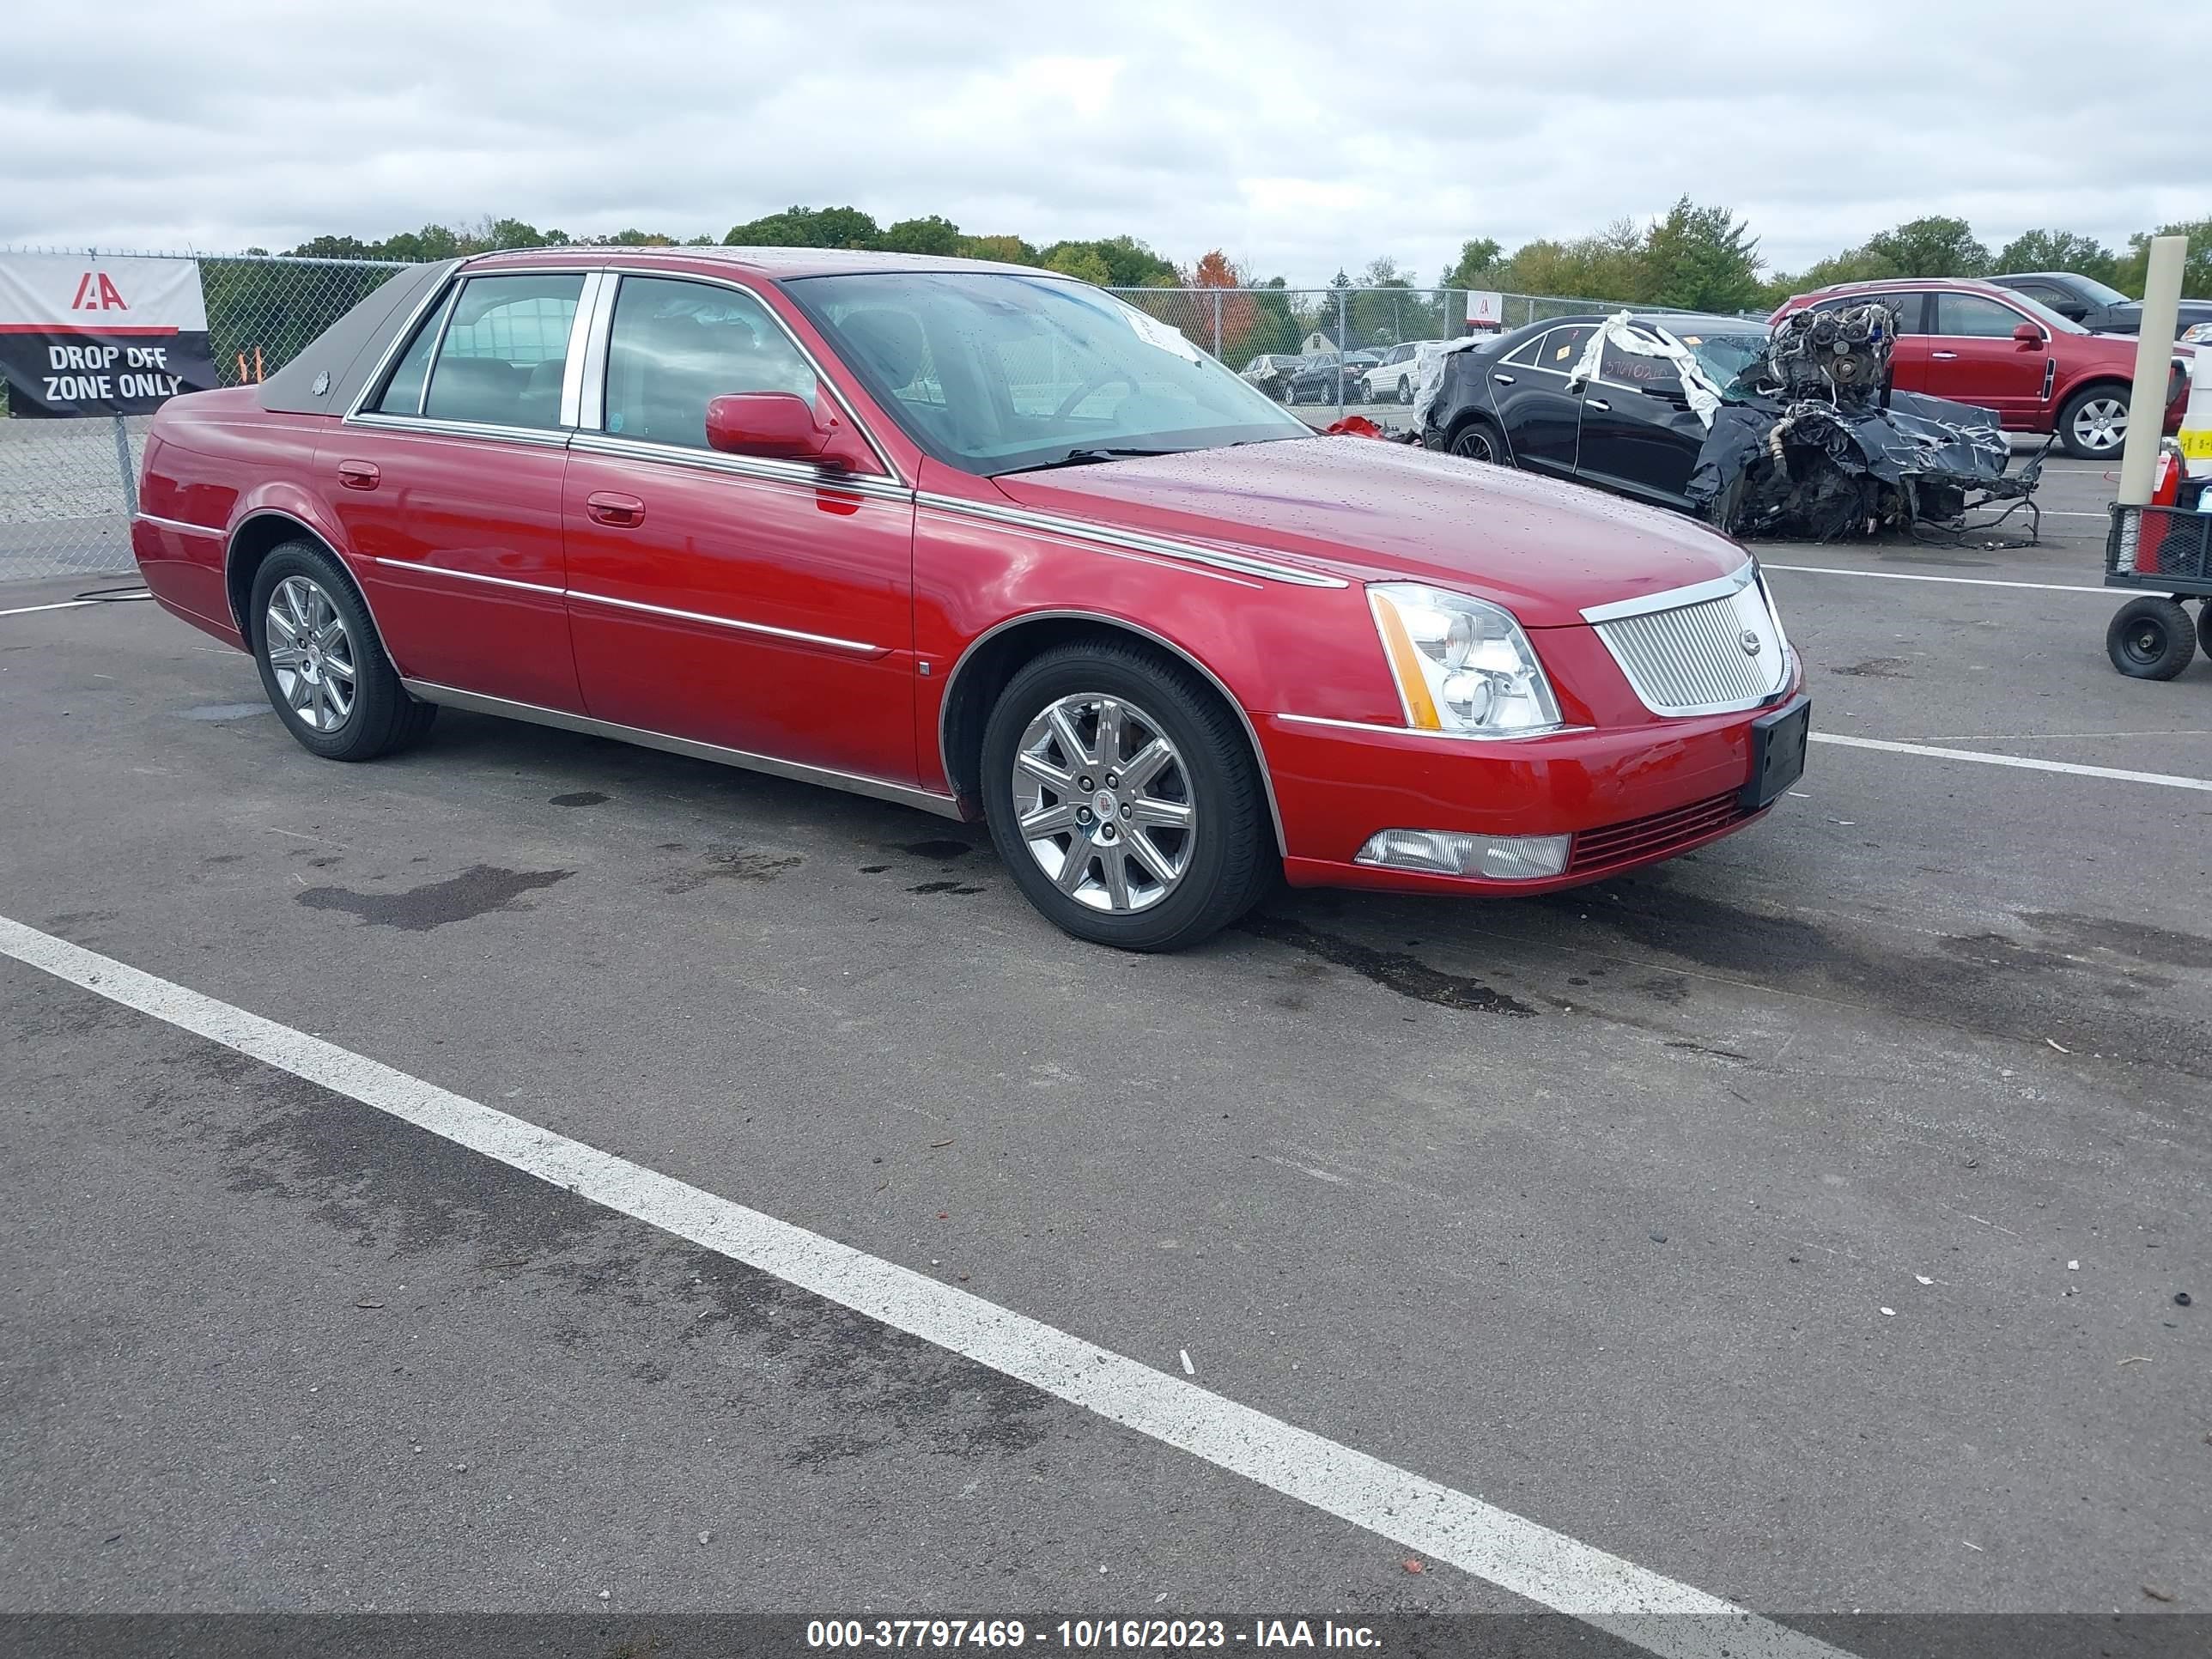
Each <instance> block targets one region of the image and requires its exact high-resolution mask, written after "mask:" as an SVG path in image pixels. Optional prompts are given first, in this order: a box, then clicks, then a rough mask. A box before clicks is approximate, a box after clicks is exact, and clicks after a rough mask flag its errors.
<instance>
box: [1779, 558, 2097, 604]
mask: <svg viewBox="0 0 2212 1659" xmlns="http://www.w3.org/2000/svg"><path fill="white" fill-rule="evenodd" d="M1759 568H1760V569H1761V570H1792V571H1795V572H1796V573H1797V574H1799V575H1801V576H1877V577H1880V578H1881V580H1883V581H1886V582H1956V583H1959V584H1960V586H1966V587H2033V588H2039V589H2040V590H2041V591H2043V592H2045V593H2102V594H2104V595H2105V596H2106V598H2108V599H2109V598H2111V597H2112V596H2113V594H2114V593H2115V592H2117V590H2115V589H2113V588H2110V587H2079V586H2068V585H2067V584H2065V583H2063V582H2007V581H1999V580H1996V578H1994V577H1991V576H1923V575H1919V574H1915V573H1912V572H1910V571H1904V570H1844V569H1840V568H1837V567H1834V566H1832V565H1824V564H1769V563H1767V562H1766V561H1765V560H1764V559H1761V560H1760V561H1759Z"/></svg>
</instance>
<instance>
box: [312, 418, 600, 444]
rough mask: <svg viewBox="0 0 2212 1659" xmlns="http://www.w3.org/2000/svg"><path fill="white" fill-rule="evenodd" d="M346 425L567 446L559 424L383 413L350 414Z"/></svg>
mask: <svg viewBox="0 0 2212 1659" xmlns="http://www.w3.org/2000/svg"><path fill="white" fill-rule="evenodd" d="M347 424H348V425H350V426H371V427H382V428H385V429H386V430H387V431H392V432H419V433H422V434H423V435H425V436H428V437H433V438H494V439H503V440H505V441H508V442H511V443H525V444H537V445H538V446H539V447H542V448H547V449H566V448H567V447H568V428H566V427H559V426H495V425H493V424H491V423H490V422H487V421H441V420H439V419H438V418H437V417H436V416H428V415H384V414H368V415H355V416H348V417H347Z"/></svg>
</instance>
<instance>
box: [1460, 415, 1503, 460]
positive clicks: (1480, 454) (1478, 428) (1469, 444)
mask: <svg viewBox="0 0 2212 1659" xmlns="http://www.w3.org/2000/svg"><path fill="white" fill-rule="evenodd" d="M1445 447H1446V448H1448V449H1449V451H1450V452H1451V453H1453V454H1455V455H1459V456H1463V457H1464V458H1466V459H1468V460H1470V461H1487V462H1489V463H1490V464H1491V465H1492V466H1503V465H1505V458H1504V450H1503V447H1502V446H1501V445H1500V444H1499V443H1498V431H1497V428H1494V427H1492V425H1491V424H1490V422H1487V421H1485V420H1480V419H1477V420H1472V421H1468V422H1464V423H1463V424H1462V425H1461V426H1460V427H1459V428H1458V429H1457V430H1456V431H1455V432H1454V433H1453V434H1452V435H1451V442H1450V443H1449V444H1448V445H1446V446H1445Z"/></svg>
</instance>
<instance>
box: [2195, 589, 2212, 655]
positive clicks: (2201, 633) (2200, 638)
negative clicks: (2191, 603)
mask: <svg viewBox="0 0 2212 1659" xmlns="http://www.w3.org/2000/svg"><path fill="white" fill-rule="evenodd" d="M2197 644H2198V646H2200V647H2203V652H2204V654H2205V655H2206V656H2208V657H2212V599H2207V600H2205V601H2204V603H2203V604H2202V605H2198V606H2197Z"/></svg>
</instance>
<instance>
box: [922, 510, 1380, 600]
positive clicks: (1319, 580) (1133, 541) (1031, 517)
mask: <svg viewBox="0 0 2212 1659" xmlns="http://www.w3.org/2000/svg"><path fill="white" fill-rule="evenodd" d="M915 502H916V504H917V505H919V506H921V507H932V508H934V509H936V510H937V511H939V512H943V513H953V514H956V515H958V516H963V517H967V518H975V519H983V520H988V521H990V522H992V523H994V524H1007V525H1012V526H1016V527H1018V528H1019V529H1024V530H1036V531H1040V532H1044V533H1046V534H1048V535H1054V536H1066V537H1070V538H1073V539H1075V540H1077V541H1081V542H1091V543H1096V544H1098V545H1100V546H1102V547H1106V548H1109V549H1113V548H1127V549H1128V550H1131V551H1133V552H1138V553H1150V554H1152V555H1154V556H1157V557H1159V558H1163V559H1172V560H1176V561H1177V562H1182V563H1185V564H1198V565H1205V566H1207V567H1209V568H1212V569H1216V570H1225V571H1229V572H1231V573H1232V574H1237V575H1240V576H1257V577H1260V578H1261V579H1263V580H1267V581H1278V582H1287V583H1289V584H1290V585H1291V586H1294V587H1336V588H1343V587H1349V586H1352V584H1351V583H1350V582H1348V581H1346V580H1345V579H1344V578H1343V577H1341V576H1329V575H1324V574H1322V573H1321V572H1319V571H1316V570H1301V569H1299V568H1297V567H1296V566H1295V565H1287V564H1274V563H1272V562H1269V561H1267V560H1266V559H1261V558H1255V557H1253V556H1250V555H1249V554H1244V553H1232V552H1230V551H1227V550H1225V549H1220V548H1212V547H1202V546H1200V545H1198V544H1195V543H1191V542H1181V541H1172V540H1170V539H1168V538H1164V537H1160V536H1149V535H1146V534H1145V533H1144V532H1140V531H1134V530H1121V529H1118V528H1115V527H1113V526H1107V525H1101V524H1094V523H1092V522H1091V521H1090V520H1085V519H1064V518H1061V517H1060V516H1059V515H1058V514H1056V513H1038V512H1034V511H1031V510H1030V509H1029V508H1027V507H1012V506H1006V507H1000V506H998V505H997V504H996V503H994V502H990V501H970V500H969V499H968V498H966V497H965V496H961V495H933V494H931V493H929V492H928V491H927V490H924V491H921V492H918V493H917V494H916V495H915Z"/></svg>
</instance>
